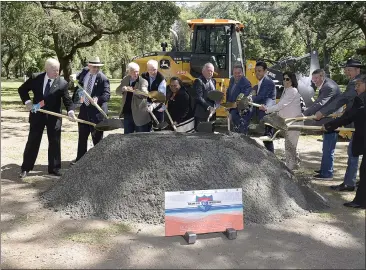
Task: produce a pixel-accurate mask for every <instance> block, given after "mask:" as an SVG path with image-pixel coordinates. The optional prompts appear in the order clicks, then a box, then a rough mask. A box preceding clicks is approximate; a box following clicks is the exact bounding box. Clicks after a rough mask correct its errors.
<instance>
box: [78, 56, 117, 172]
mask: <svg viewBox="0 0 366 270" xmlns="http://www.w3.org/2000/svg"><path fill="white" fill-rule="evenodd" d="M103 65H104V64H103V63H102V62H101V61H100V59H99V57H92V58H91V59H90V60H89V62H88V66H87V67H85V68H83V69H82V71H81V72H80V73H79V74H78V75H77V76H76V79H77V80H78V81H79V84H80V85H81V86H82V87H83V88H84V90H85V91H86V92H88V94H89V95H90V96H91V97H92V98H93V100H94V102H96V103H97V104H98V105H99V107H101V108H102V110H103V111H104V112H105V113H106V114H107V113H108V101H109V99H110V96H111V91H110V84H109V80H108V78H107V77H106V76H105V75H104V74H103V72H102V71H101V70H100V68H101V67H102V66H103ZM77 90H78V87H76V89H75V93H74V96H75V95H76V93H77ZM81 97H82V100H81V103H82V104H81V106H80V113H79V116H78V118H79V119H82V120H85V121H89V122H92V123H95V124H98V123H99V122H101V121H103V120H104V116H103V114H102V113H101V112H100V111H98V109H97V108H96V107H95V106H94V105H92V104H91V103H90V101H89V100H88V98H87V97H86V96H85V95H83V92H81ZM73 100H74V102H75V99H74V97H73ZM78 131H79V138H78V151H77V156H76V160H75V161H72V162H71V165H74V164H75V162H77V161H78V160H79V159H81V158H82V156H84V155H85V153H86V152H87V151H88V138H89V135H91V137H92V140H93V145H94V146H95V145H96V144H97V143H99V142H100V141H101V140H102V139H103V131H99V130H96V129H95V128H94V127H93V126H90V125H87V124H82V123H78Z"/></svg>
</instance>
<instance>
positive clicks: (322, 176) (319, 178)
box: [313, 173, 333, 180]
mask: <svg viewBox="0 0 366 270" xmlns="http://www.w3.org/2000/svg"><path fill="white" fill-rule="evenodd" d="M313 177H314V178H315V179H317V180H333V176H330V177H326V176H324V175H321V174H320V173H319V174H316V175H314V176H313Z"/></svg>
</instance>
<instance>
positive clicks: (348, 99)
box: [315, 59, 362, 191]
mask: <svg viewBox="0 0 366 270" xmlns="http://www.w3.org/2000/svg"><path fill="white" fill-rule="evenodd" d="M361 67H362V65H361V62H360V61H358V60H355V59H348V60H347V62H346V65H345V66H344V73H345V74H346V76H347V77H348V78H349V82H348V84H347V87H346V90H345V91H344V92H343V93H342V94H340V95H337V96H333V97H332V98H331V99H330V100H329V102H328V103H327V104H326V106H324V107H322V108H321V109H320V110H319V111H317V112H316V113H315V116H317V119H319V120H320V119H321V118H322V117H323V116H324V115H329V114H331V113H333V112H336V111H337V110H339V109H340V108H342V107H343V106H344V105H346V109H345V112H347V111H348V110H350V109H351V108H352V104H353V101H354V99H355V97H356V96H357V92H356V89H355V85H356V80H357V79H358V78H359V77H360V76H361V75H360V68H361ZM347 127H353V125H349V126H347ZM352 145H353V136H352V138H351V140H350V142H349V144H348V149H347V154H348V161H347V170H346V173H345V175H344V180H343V182H342V183H341V184H339V185H333V186H331V187H330V188H331V189H333V190H336V191H354V190H355V188H356V177H357V170H358V160H359V157H358V156H354V155H352Z"/></svg>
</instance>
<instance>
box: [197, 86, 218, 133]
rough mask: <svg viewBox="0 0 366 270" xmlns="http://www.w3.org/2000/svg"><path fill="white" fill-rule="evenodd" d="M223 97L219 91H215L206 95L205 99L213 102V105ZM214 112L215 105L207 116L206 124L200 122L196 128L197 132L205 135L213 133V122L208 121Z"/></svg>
mask: <svg viewBox="0 0 366 270" xmlns="http://www.w3.org/2000/svg"><path fill="white" fill-rule="evenodd" d="M223 97H224V93H223V92H221V91H217V90H214V91H210V92H208V94H207V98H208V99H210V100H212V101H214V102H215V103H219V102H220V101H221V100H222V98H223ZM215 112H216V105H215V106H214V110H213V111H212V112H211V113H210V115H209V116H208V118H207V122H201V123H199V124H198V126H197V131H198V132H206V133H211V132H213V122H210V119H211V117H212V116H213V115H214V113H215Z"/></svg>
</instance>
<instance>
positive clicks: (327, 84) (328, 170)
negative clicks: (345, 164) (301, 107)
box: [303, 69, 341, 180]
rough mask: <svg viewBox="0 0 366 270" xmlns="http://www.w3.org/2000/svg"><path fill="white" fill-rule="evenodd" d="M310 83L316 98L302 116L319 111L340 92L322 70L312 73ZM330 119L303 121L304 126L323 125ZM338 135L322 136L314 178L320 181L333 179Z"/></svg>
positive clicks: (330, 133) (325, 134) (332, 133)
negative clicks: (316, 89)
mask: <svg viewBox="0 0 366 270" xmlns="http://www.w3.org/2000/svg"><path fill="white" fill-rule="evenodd" d="M312 81H313V82H314V84H315V86H316V87H317V88H318V89H319V95H318V98H317V99H316V100H315V102H314V103H313V104H312V105H311V106H310V107H309V108H307V109H306V110H305V111H304V113H303V115H304V116H311V115H314V114H315V113H316V112H317V111H319V110H321V109H322V108H323V107H324V106H326V104H327V103H328V102H329V101H330V100H331V99H332V98H333V97H336V96H338V95H339V94H340V93H341V91H340V89H339V86H338V84H337V83H336V82H335V81H333V80H331V79H329V78H326V77H325V72H324V70H322V69H316V70H314V71H313V73H312ZM329 121H330V119H329V118H328V119H326V118H324V119H322V120H320V121H305V124H306V125H323V124H325V123H327V122H329ZM337 137H338V133H337V132H334V131H331V132H325V133H324V134H323V155H322V161H321V165H320V171H319V174H317V175H315V176H314V178H316V179H320V180H331V179H332V178H333V162H334V150H335V146H336V143H337Z"/></svg>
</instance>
